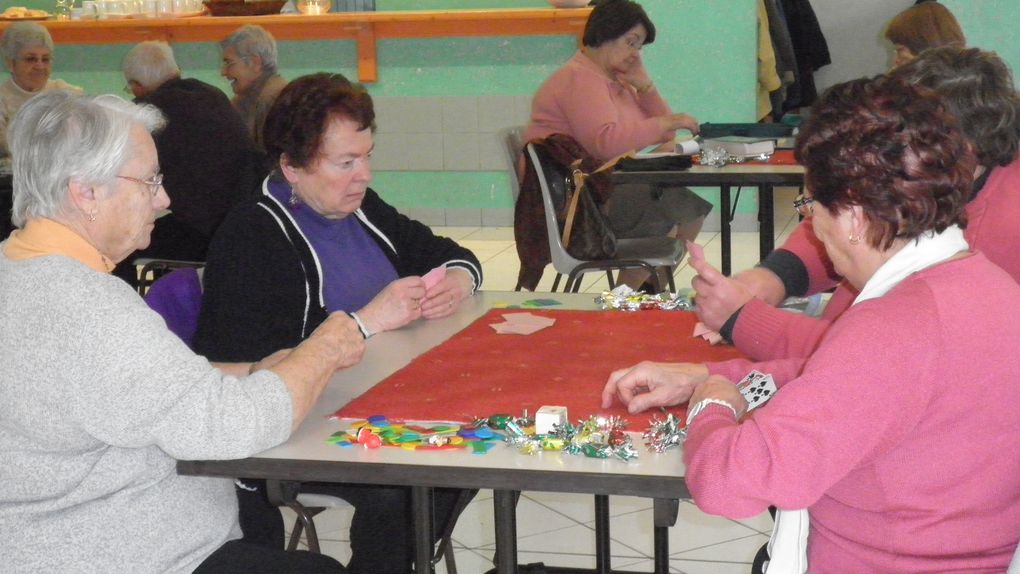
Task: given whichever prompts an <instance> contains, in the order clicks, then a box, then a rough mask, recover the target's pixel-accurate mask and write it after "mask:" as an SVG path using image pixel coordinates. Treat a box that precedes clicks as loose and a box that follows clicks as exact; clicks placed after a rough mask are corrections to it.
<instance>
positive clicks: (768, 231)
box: [758, 185, 776, 260]
mask: <svg viewBox="0 0 1020 574" xmlns="http://www.w3.org/2000/svg"><path fill="white" fill-rule="evenodd" d="M774 191H775V190H774V189H773V188H772V186H771V185H760V186H758V253H759V255H760V257H759V260H761V259H765V256H766V255H768V254H769V253H772V250H773V249H774V248H775V235H776V230H775V194H774Z"/></svg>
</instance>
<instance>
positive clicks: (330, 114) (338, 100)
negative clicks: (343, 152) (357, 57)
mask: <svg viewBox="0 0 1020 574" xmlns="http://www.w3.org/2000/svg"><path fill="white" fill-rule="evenodd" d="M334 118H344V119H348V120H352V121H354V122H355V123H357V124H358V127H359V129H362V130H364V129H371V130H372V131H375V108H374V107H373V105H372V97H371V96H369V95H368V92H366V91H365V88H363V87H362V86H360V85H358V84H353V83H351V81H350V80H348V79H347V78H345V77H344V76H343V75H341V74H327V73H319V74H311V75H308V76H302V77H300V78H297V79H295V80H293V81H292V82H291V83H289V84H287V87H286V88H284V89H283V91H282V92H280V95H279V96H277V98H276V101H275V102H274V103H273V107H272V108H270V109H269V114H268V115H267V116H266V124H265V127H264V128H263V136H264V141H265V146H266V152H267V153H268V154H269V157H270V158H272V160H273V161H279V160H280V158H281V157H282V156H283V155H284V154H286V156H287V161H288V162H289V163H290V164H291V165H292V166H294V167H307V166H308V165H309V164H311V163H312V162H313V161H314V160H315V158H316V157H317V156H318V155H319V148H320V147H321V146H322V136H323V134H324V133H325V131H326V128H327V127H328V126H329V122H330V121H331V120H332V119H334Z"/></svg>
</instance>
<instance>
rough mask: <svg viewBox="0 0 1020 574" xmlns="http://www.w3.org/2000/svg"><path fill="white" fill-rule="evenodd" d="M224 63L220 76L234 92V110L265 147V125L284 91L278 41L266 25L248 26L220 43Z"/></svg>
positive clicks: (253, 135) (242, 27)
mask: <svg viewBox="0 0 1020 574" xmlns="http://www.w3.org/2000/svg"><path fill="white" fill-rule="evenodd" d="M220 48H221V49H222V50H223V64H222V68H221V69H220V74H221V75H222V76H223V77H224V78H226V79H227V80H228V81H229V82H230V87H231V88H232V89H233V90H234V100H233V104H234V107H235V108H237V111H238V112H240V114H241V119H243V120H244V123H245V125H246V126H248V131H250V132H251V135H252V138H254V139H255V143H257V144H259V146H261V145H262V126H263V125H265V123H266V116H267V115H268V114H269V108H270V107H272V105H273V102H275V101H276V96H279V95H280V92H282V91H283V88H285V87H287V80H284V79H283V78H282V77H281V76H280V75H279V74H278V73H277V72H276V40H274V39H273V36H272V34H270V33H269V32H267V31H266V30H265V28H263V27H262V26H255V25H254V24H248V25H246V26H241V27H240V28H238V29H237V31H236V32H234V33H233V34H231V35H230V36H227V38H226V39H225V40H223V41H222V42H220Z"/></svg>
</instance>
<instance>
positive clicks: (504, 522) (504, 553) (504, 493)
mask: <svg viewBox="0 0 1020 574" xmlns="http://www.w3.org/2000/svg"><path fill="white" fill-rule="evenodd" d="M492 503H493V514H494V519H495V521H496V572H498V573H499V574H517V493H516V492H514V491H512V490H494V491H493V492H492Z"/></svg>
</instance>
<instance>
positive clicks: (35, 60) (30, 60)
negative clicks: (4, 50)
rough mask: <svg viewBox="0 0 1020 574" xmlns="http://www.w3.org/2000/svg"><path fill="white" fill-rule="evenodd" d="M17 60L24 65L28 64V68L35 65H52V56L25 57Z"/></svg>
mask: <svg viewBox="0 0 1020 574" xmlns="http://www.w3.org/2000/svg"><path fill="white" fill-rule="evenodd" d="M18 60H19V61H21V62H23V63H25V64H28V65H29V66H34V65H36V64H44V65H47V66H49V65H50V64H52V63H53V57H52V56H42V57H39V56H25V57H23V58H18Z"/></svg>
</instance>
